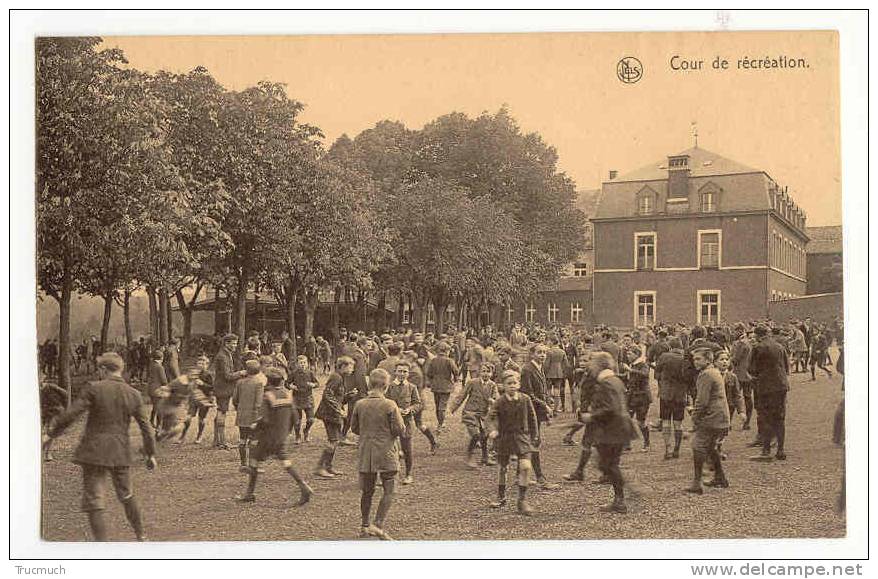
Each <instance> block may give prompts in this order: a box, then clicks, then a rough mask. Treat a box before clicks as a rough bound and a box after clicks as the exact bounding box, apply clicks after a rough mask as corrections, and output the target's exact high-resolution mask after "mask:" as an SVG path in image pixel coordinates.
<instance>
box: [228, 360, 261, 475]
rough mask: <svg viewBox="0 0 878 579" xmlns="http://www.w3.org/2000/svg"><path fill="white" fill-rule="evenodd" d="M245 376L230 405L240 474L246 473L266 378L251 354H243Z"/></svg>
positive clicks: (238, 385) (239, 380)
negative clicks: (236, 440) (239, 460)
mask: <svg viewBox="0 0 878 579" xmlns="http://www.w3.org/2000/svg"><path fill="white" fill-rule="evenodd" d="M244 372H245V374H244V375H243V376H242V377H241V378H238V381H237V382H236V383H235V392H234V394H233V395H232V404H234V405H235V424H237V426H238V454H239V456H240V459H241V472H248V468H249V466H248V465H249V464H250V445H251V442H252V441H253V440H254V439H255V434H256V423H257V422H259V411H260V410H261V409H262V395H263V394H264V392H265V383H266V378H265V374H263V373H262V364H261V363H260V362H259V358H258V357H256V355H255V354H253V353H251V352H247V353H246V354H245V359H244Z"/></svg>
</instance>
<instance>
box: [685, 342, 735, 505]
mask: <svg viewBox="0 0 878 579" xmlns="http://www.w3.org/2000/svg"><path fill="white" fill-rule="evenodd" d="M713 361H714V354H713V350H712V349H710V348H698V349H696V350H694V351H693V352H692V363H693V365H694V366H695V369H696V370H698V378H697V379H696V383H695V389H696V395H695V409H694V410H693V411H692V424H694V425H695V437H694V439H693V441H692V462H693V467H694V475H693V477H692V484H691V485H689V487H688V488H687V489H686V492H688V493H693V494H697V495H700V494H704V487H703V486H702V481H701V478H702V476H703V474H704V463H705V461H707V460H710V461H711V463H712V464H713V467H714V477H713V480H712V481H710V482H708V483H705V484H707V486H711V487H716V488H728V486H729V480H728V479H727V478H726V475H725V471H724V470H723V463H722V458H721V457H720V454H719V449H718V444H719V442H720V441H721V440H722V439H723V438H724V437H725V436H726V434H727V433H728V431H729V403H728V400H727V399H726V386H725V381H724V380H723V376H722V374H721V373H720V371H719V370H718V369H717V368H716V367H715V366H714V365H713Z"/></svg>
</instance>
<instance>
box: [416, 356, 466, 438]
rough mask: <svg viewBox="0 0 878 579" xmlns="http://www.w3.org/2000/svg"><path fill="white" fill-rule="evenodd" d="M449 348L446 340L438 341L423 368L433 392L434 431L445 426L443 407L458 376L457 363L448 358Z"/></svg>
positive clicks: (444, 407) (438, 431)
mask: <svg viewBox="0 0 878 579" xmlns="http://www.w3.org/2000/svg"><path fill="white" fill-rule="evenodd" d="M450 349H451V348H449V347H448V344H447V343H446V342H439V345H438V346H437V347H436V353H437V355H436V357H435V358H433V359H432V360H430V361H429V362H427V365H426V368H425V369H424V378H425V379H426V381H427V385H428V386H429V387H430V390H431V391H432V392H433V402H434V404H435V405H436V424H437V426H436V433H437V434H439V433H441V432H442V430H443V428H444V427H445V409H446V407H447V406H448V398H449V397H450V396H451V391H452V389H453V387H454V383H455V382H457V378H458V376H460V369H459V368H458V366H457V363H456V362H455V361H454V360H452V359H451V358H449V356H448V354H449V351H450Z"/></svg>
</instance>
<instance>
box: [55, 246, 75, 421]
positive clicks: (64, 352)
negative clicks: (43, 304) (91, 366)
mask: <svg viewBox="0 0 878 579" xmlns="http://www.w3.org/2000/svg"><path fill="white" fill-rule="evenodd" d="M67 255H69V253H66V252H65V257H64V265H63V267H64V273H63V277H62V280H61V299H60V300H58V310H59V317H60V320H59V327H58V386H59V387H60V388H63V389H64V390H66V391H67V406H70V403H71V402H73V381H72V380H71V379H70V353H71V347H72V344H71V343H70V298H71V296H72V295H73V273H72V272H71V271H70V270H71V267H72V264H71V263H70V258H69V257H67Z"/></svg>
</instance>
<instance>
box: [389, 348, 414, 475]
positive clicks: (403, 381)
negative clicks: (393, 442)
mask: <svg viewBox="0 0 878 579" xmlns="http://www.w3.org/2000/svg"><path fill="white" fill-rule="evenodd" d="M380 369H382V370H383V368H380ZM410 371H411V365H410V364H409V363H408V362H406V361H405V360H398V361H397V362H396V369H395V370H394V380H393V382H391V384H390V386H388V388H387V391H386V393H385V396H386V397H387V399H388V400H393V401H394V402H395V403H396V406H397V407H398V408H399V412H400V414H401V415H402V419H403V422H404V423H405V429H404V430H403V432H402V433H400V435H399V445H400V447H401V448H402V456H403V459H404V460H405V477H404V478H403V479H402V484H404V485H409V484H412V482H414V478H413V476H412V471H413V469H414V458H415V457H414V452H413V451H412V434H414V431H415V418H414V415H415V413H416V412H418V411H420V410H421V408H422V405H421V397H420V396H419V394H418V388H417V387H416V386H415V385H414V384H412V383H411V382H409V379H408V378H409V373H410ZM385 372H386V370H385ZM388 375H389V373H388Z"/></svg>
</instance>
